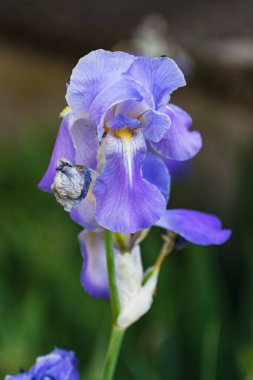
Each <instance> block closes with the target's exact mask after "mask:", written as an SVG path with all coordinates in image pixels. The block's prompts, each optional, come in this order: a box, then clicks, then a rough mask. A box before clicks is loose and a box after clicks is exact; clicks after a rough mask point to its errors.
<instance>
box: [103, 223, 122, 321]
mask: <svg viewBox="0 0 253 380" xmlns="http://www.w3.org/2000/svg"><path fill="white" fill-rule="evenodd" d="M104 233H105V251H106V264H107V272H108V282H109V288H110V300H111V308H112V320H113V324H116V321H117V318H118V315H119V313H120V303H119V295H118V289H117V280H116V269H115V261H114V249H113V237H112V232H111V231H109V230H106V229H105V231H104Z"/></svg>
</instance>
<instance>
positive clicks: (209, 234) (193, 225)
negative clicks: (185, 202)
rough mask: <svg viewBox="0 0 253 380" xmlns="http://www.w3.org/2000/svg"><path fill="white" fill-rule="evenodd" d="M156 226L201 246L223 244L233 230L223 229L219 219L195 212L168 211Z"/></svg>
mask: <svg viewBox="0 0 253 380" xmlns="http://www.w3.org/2000/svg"><path fill="white" fill-rule="evenodd" d="M155 225H156V226H159V227H162V228H166V229H167V230H170V231H174V232H176V233H177V234H178V235H180V236H182V237H183V238H184V239H186V240H188V241H189V242H191V243H194V244H200V245H210V244H217V245H218V244H223V243H225V242H226V241H227V240H228V239H229V237H230V235H231V230H223V229H222V225H221V221H220V219H219V218H217V217H216V216H214V215H210V214H206V213H203V212H200V211H194V210H166V212H165V213H164V214H163V216H162V217H161V219H160V220H159V221H158V222H157V223H156V224H155Z"/></svg>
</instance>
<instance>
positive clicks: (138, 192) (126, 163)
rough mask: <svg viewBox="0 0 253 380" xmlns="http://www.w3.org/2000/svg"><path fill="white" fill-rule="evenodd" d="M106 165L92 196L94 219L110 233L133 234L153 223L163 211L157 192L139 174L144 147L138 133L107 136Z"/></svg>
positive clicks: (144, 153)
mask: <svg viewBox="0 0 253 380" xmlns="http://www.w3.org/2000/svg"><path fill="white" fill-rule="evenodd" d="M106 139H107V140H106V164H105V168H104V170H103V172H101V174H100V175H99V176H98V178H97V180H96V182H95V185H94V188H93V193H94V195H95V198H96V211H95V218H96V220H97V222H98V224H99V225H101V226H102V227H104V228H107V229H109V230H111V231H113V232H121V233H134V232H137V231H139V230H142V229H144V228H147V227H149V226H151V225H152V224H153V223H155V222H156V221H157V220H158V219H159V218H160V215H162V213H163V212H164V210H165V200H164V197H163V195H162V194H161V193H160V191H159V190H158V189H157V188H156V187H155V186H154V185H152V184H151V183H149V182H148V181H146V180H145V179H144V178H143V177H142V174H141V167H142V163H143V161H144V159H145V155H146V145H145V140H144V137H143V134H142V132H141V131H135V132H134V133H131V132H130V131H128V130H122V131H118V132H117V136H116V137H114V136H112V135H109V134H108V135H107V136H106Z"/></svg>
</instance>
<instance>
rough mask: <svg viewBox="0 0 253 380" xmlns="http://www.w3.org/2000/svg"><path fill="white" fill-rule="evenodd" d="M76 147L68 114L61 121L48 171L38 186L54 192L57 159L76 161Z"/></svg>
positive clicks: (43, 189)
mask: <svg viewBox="0 0 253 380" xmlns="http://www.w3.org/2000/svg"><path fill="white" fill-rule="evenodd" d="M75 153H76V150H75V147H74V144H73V140H72V137H71V135H70V131H69V119H68V116H66V117H65V118H64V119H63V120H62V123H61V126H60V129H59V132H58V135H57V138H56V142H55V145H54V150H53V154H52V157H51V160H50V163H49V165H48V168H47V171H46V173H45V175H44V177H43V178H42V180H41V181H40V183H39V184H38V188H39V189H40V190H42V191H46V192H49V193H52V190H51V185H52V183H53V181H54V177H55V175H56V173H57V171H56V167H57V161H58V160H59V159H60V158H64V159H67V160H68V161H70V162H74V159H75Z"/></svg>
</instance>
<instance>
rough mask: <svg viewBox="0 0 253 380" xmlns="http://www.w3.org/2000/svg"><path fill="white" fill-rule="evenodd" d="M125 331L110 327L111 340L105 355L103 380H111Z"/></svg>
mask: <svg viewBox="0 0 253 380" xmlns="http://www.w3.org/2000/svg"><path fill="white" fill-rule="evenodd" d="M124 333H125V330H124V329H120V328H119V327H117V326H112V332H111V339H110V343H109V346H108V351H107V355H106V361H105V367H104V373H103V380H112V378H113V375H114V371H115V367H116V363H117V359H118V356H119V351H120V347H121V343H122V339H123V336H124Z"/></svg>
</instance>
